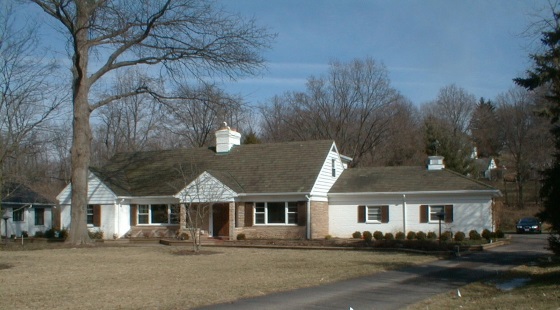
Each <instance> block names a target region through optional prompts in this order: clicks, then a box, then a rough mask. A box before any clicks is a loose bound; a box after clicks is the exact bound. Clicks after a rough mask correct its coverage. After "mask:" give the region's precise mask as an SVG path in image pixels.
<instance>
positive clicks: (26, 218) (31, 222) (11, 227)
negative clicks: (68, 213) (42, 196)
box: [0, 206, 52, 237]
mask: <svg viewBox="0 0 560 310" xmlns="http://www.w3.org/2000/svg"><path fill="white" fill-rule="evenodd" d="M5 208H6V210H7V212H8V215H9V216H10V217H11V218H10V219H9V220H8V221H7V223H8V237H10V236H11V235H16V236H18V237H20V236H21V234H22V232H24V231H26V232H27V234H28V235H29V236H30V237H33V236H34V235H35V233H36V232H39V231H42V232H45V231H47V230H48V229H50V228H52V209H51V207H44V209H45V213H44V225H35V209H36V208H42V207H41V206H34V207H32V208H29V207H26V208H25V209H24V211H23V221H18V222H14V221H13V210H14V208H15V209H19V208H20V206H17V207H5ZM4 225H5V222H4V220H0V234H1V235H2V236H4V235H6V227H5V226H4Z"/></svg>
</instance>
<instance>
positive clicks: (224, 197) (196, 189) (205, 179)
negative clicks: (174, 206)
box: [173, 171, 238, 203]
mask: <svg viewBox="0 0 560 310" xmlns="http://www.w3.org/2000/svg"><path fill="white" fill-rule="evenodd" d="M237 196H238V194H237V193H236V192H235V191H234V190H232V189H231V188H230V187H228V186H227V185H225V184H224V183H222V182H221V181H220V180H218V179H217V178H216V177H214V176H213V175H212V174H211V173H209V172H207V171H204V172H203V173H201V174H200V175H199V176H198V177H196V178H195V179H194V180H193V181H192V182H191V183H189V184H188V185H187V186H185V188H183V189H182V190H181V191H179V192H178V193H177V194H175V195H173V197H175V198H179V200H180V202H182V203H201V202H232V201H234V198H235V197H237Z"/></svg>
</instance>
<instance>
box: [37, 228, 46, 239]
mask: <svg viewBox="0 0 560 310" xmlns="http://www.w3.org/2000/svg"><path fill="white" fill-rule="evenodd" d="M44 237H45V233H44V232H42V231H40V230H39V231H36V232H35V238H44Z"/></svg>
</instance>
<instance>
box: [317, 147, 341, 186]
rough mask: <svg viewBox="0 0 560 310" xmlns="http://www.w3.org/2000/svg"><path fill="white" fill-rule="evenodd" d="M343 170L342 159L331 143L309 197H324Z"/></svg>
mask: <svg viewBox="0 0 560 310" xmlns="http://www.w3.org/2000/svg"><path fill="white" fill-rule="evenodd" d="M344 169H345V165H344V163H343V161H342V157H341V155H340V154H339V153H338V149H337V148H336V144H335V143H334V142H333V143H332V146H331V148H330V150H329V152H328V154H327V157H326V158H325V160H324V162H323V165H322V167H321V170H320V171H319V175H318V176H317V179H316V180H315V184H313V188H312V190H311V195H314V196H325V197H326V195H327V192H328V191H329V190H330V189H331V187H332V186H333V184H334V183H335V182H336V180H337V179H338V177H339V176H340V175H341V174H342V172H343V171H344Z"/></svg>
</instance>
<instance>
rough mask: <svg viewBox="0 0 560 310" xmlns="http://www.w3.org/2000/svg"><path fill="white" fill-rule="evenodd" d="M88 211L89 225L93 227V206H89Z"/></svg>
mask: <svg viewBox="0 0 560 310" xmlns="http://www.w3.org/2000/svg"><path fill="white" fill-rule="evenodd" d="M86 210H87V211H86V218H87V224H88V225H93V205H88V206H87V209H86Z"/></svg>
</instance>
